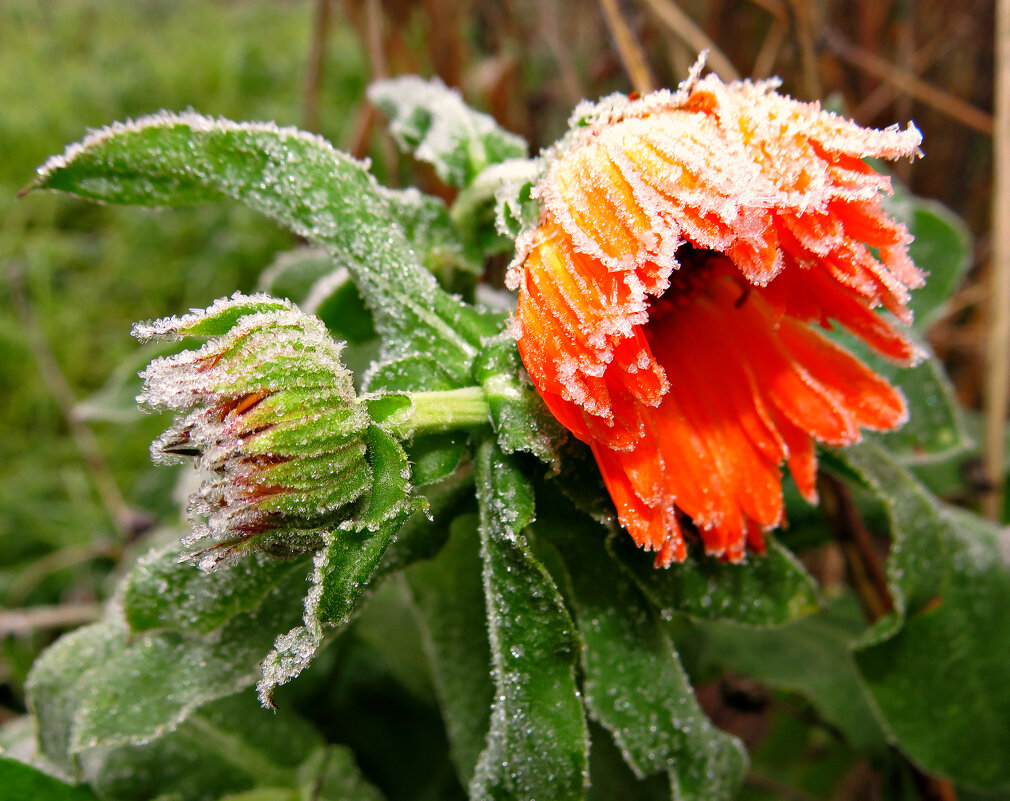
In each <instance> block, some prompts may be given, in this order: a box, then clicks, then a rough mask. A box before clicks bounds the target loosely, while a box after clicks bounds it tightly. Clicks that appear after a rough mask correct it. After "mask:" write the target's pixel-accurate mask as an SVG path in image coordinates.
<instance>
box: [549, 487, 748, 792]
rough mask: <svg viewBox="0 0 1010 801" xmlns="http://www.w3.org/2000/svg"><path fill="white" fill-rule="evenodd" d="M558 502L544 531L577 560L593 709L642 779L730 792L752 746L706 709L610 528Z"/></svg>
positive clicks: (574, 570) (576, 595) (567, 557)
mask: <svg viewBox="0 0 1010 801" xmlns="http://www.w3.org/2000/svg"><path fill="white" fill-rule="evenodd" d="M552 511H553V512H555V513H554V514H551V515H550V516H549V517H548V518H547V519H546V520H545V521H543V522H542V523H537V525H536V527H535V530H537V531H543V532H544V534H545V535H546V536H547V537H548V538H549V539H550V540H551V541H552V542H554V544H555V545H556V546H557V548H558V551H559V552H560V554H561V559H562V560H563V562H564V564H565V566H566V568H567V574H568V583H569V585H570V587H571V593H570V595H569V599H570V602H571V604H572V607H573V609H574V613H575V617H576V620H577V621H578V624H579V632H580V635H581V637H582V641H583V643H584V647H583V649H582V666H583V675H584V681H583V691H584V693H585V699H586V706H587V708H588V710H589V713H590V714H591V715H592V716H593V718H594V719H595V720H596V721H598V722H599V723H600V724H601V725H602V726H603V727H604V728H606V729H607V731H609V732H610V733H611V734H612V735H613V737H614V739H615V740H616V742H617V744H618V746H619V747H620V749H621V751H622V753H623V754H624V758H625V759H626V760H627V762H628V765H629V766H630V767H631V768H632V770H634V772H635V774H636V775H637V776H638V777H639V778H644V777H646V776H650V775H652V774H655V773H663V772H667V773H669V775H670V782H671V785H672V786H673V787H674V788H675V789H674V798H676V799H682V800H683V801H687V800H688V799H694V801H708V800H709V799H711V801H717V799H724V800H725V801H729V799H732V798H733V797H734V795H735V793H736V790H737V789H738V788H739V786H740V782H741V781H742V779H743V776H744V773H745V772H746V770H747V755H746V752H745V751H744V748H743V745H742V744H741V743H740V742H739V741H738V740H737V739H736V738H735V737H732V736H730V735H728V734H726V733H725V732H722V731H720V730H719V729H717V728H716V727H715V726H714V725H713V724H712V722H711V721H710V720H709V719H708V718H707V717H706V715H705V713H704V712H703V711H702V709H701V707H700V706H699V705H698V701H697V700H696V699H695V697H694V693H693V692H692V690H691V685H690V682H689V681H688V678H687V675H686V674H685V673H684V670H683V668H682V667H681V665H680V660H679V658H678V656H677V652H676V650H675V649H674V645H673V643H672V642H671V640H670V637H669V634H668V633H667V631H666V629H665V628H664V626H663V625H662V622H661V621H660V619H659V617H658V615H657V614H656V612H655V611H653V610H652V609H650V605H649V603H648V602H647V601H646V599H645V597H643V595H642V593H641V591H640V590H639V589H638V588H637V587H636V586H635V584H634V583H633V582H632V581H631V579H630V577H628V576H626V575H624V574H623V573H622V571H621V570H620V569H619V568H618V567H617V566H616V565H615V564H614V563H613V561H612V560H611V559H610V558H608V554H607V549H606V547H605V545H604V539H603V537H602V536H600V533H601V532H598V531H595V530H593V529H595V528H596V527H595V526H593V525H592V524H591V523H590V522H589V521H585V523H584V524H582V525H580V524H579V523H580V522H581V521H580V518H579V517H578V516H576V515H574V514H568V515H566V516H563V515H564V507H561V508H558V507H554V508H553V510H552ZM587 528H588V529H590V530H589V531H587V530H586V529H587Z"/></svg>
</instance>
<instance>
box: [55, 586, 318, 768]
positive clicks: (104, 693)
mask: <svg viewBox="0 0 1010 801" xmlns="http://www.w3.org/2000/svg"><path fill="white" fill-rule="evenodd" d="M304 593H305V581H304V578H303V576H302V575H301V574H299V573H295V574H292V575H290V576H289V577H288V578H287V579H286V580H284V581H282V582H281V583H280V584H278V585H277V586H276V587H275V588H274V589H273V590H271V592H270V593H269V594H268V595H267V596H266V597H265V598H264V599H263V601H262V603H261V604H260V605H259V607H258V608H257V609H256V610H254V611H252V612H243V613H241V614H238V615H235V616H234V617H232V618H231V619H230V620H229V621H228V622H227V623H225V624H224V625H223V626H221V627H220V628H218V629H217V630H215V631H214V632H212V633H210V634H208V635H201V634H199V633H196V632H193V633H182V632H177V631H171V630H166V631H158V632H145V633H141V634H138V635H135V636H133V637H130V638H129V641H128V644H127V646H126V647H125V648H124V649H123V650H122V651H121V652H119V653H116V654H114V655H113V656H112V657H111V658H107V659H105V660H104V661H103V662H101V663H99V664H97V665H96V666H95V667H94V668H93V669H91V670H88V671H87V672H86V673H85V674H84V675H83V676H81V678H80V680H79V681H80V682H81V685H80V686H81V695H80V703H79V704H78V705H77V708H76V710H75V711H74V714H73V725H72V737H71V742H70V751H71V752H80V751H83V750H86V749H89V748H95V747H99V746H107V745H116V744H127V743H143V742H146V741H148V740H150V739H152V738H154V737H159V736H161V735H163V734H165V733H167V732H169V731H172V730H173V729H175V728H176V727H177V726H178V725H179V724H180V723H181V722H182V721H183V720H185V719H186V718H187V717H188V716H189V714H190V713H191V712H192V711H193V710H194V709H197V708H199V707H201V706H203V705H204V704H206V703H208V702H209V701H213V700H215V699H217V698H221V697H223V696H226V695H231V694H232V693H234V692H237V691H238V690H241V689H243V688H245V687H248V686H249V685H251V684H253V683H254V682H255V681H256V679H257V677H258V676H259V663H260V661H261V660H262V659H263V657H264V655H265V654H266V653H267V652H268V651H269V650H270V646H271V644H272V643H273V640H274V638H275V637H276V636H277V633H278V632H280V631H284V630H285V629H287V628H290V627H291V626H292V625H293V624H294V622H295V621H296V620H297V619H298V607H299V601H300V600H301V598H302V596H303V595H304ZM122 636H123V637H124V638H125V637H127V634H126V632H125V631H124V632H123V635H122ZM64 670H66V671H67V672H68V673H70V674H71V675H73V672H74V671H75V670H76V667H75V666H67V665H65V666H64Z"/></svg>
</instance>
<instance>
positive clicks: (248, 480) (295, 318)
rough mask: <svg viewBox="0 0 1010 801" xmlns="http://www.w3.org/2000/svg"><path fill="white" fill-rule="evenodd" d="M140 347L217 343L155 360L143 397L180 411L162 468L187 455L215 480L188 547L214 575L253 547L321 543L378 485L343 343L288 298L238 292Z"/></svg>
mask: <svg viewBox="0 0 1010 801" xmlns="http://www.w3.org/2000/svg"><path fill="white" fill-rule="evenodd" d="M134 333H135V335H136V336H138V337H140V338H142V339H150V338H154V337H159V338H165V337H176V338H178V337H182V336H199V335H210V336H211V337H212V338H211V339H210V340H209V341H208V342H207V343H206V344H205V345H204V346H203V347H201V348H199V349H197V350H187V351H183V352H182V353H179V354H177V355H175V356H169V357H166V358H161V359H157V360H155V361H154V362H152V363H151V365H150V366H149V367H148V368H147V369H146V370H145V371H144V372H143V374H142V375H143V377H144V379H145V384H144V391H143V393H142V394H141V395H140V396H139V398H138V401H139V402H140V403H142V404H144V405H146V406H149V407H152V408H164V409H170V410H172V411H175V412H178V413H179V416H178V417H177V418H176V421H175V423H174V424H173V425H172V427H171V428H169V429H168V431H166V432H165V433H164V434H162V435H161V437H160V438H158V439H157V440H156V441H155V442H154V443H153V445H152V446H151V452H152V454H153V455H154V458H155V461H159V462H177V461H183V460H185V459H186V458H187V457H189V458H193V459H195V461H196V466H197V467H198V468H199V469H201V470H203V471H205V472H206V473H207V474H208V475H209V476H210V478H208V479H207V480H206V481H204V483H203V484H202V486H201V487H200V489H199V490H198V491H197V492H196V493H195V494H194V495H192V496H191V497H190V499H189V514H190V518H191V522H192V525H193V532H192V534H190V535H189V536H188V537H187V538H185V539H184V540H183V543H184V544H185V545H195V546H198V550H197V551H196V552H195V554H194V555H193V556H194V558H195V559H196V560H197V561H198V562H199V564H200V566H201V567H204V568H207V569H210V568H212V567H214V566H215V565H216V564H217V563H218V562H220V561H221V560H222V559H226V558H229V557H234V556H236V555H238V554H241V553H244V552H247V551H249V550H253V549H256V550H268V551H271V552H277V553H282V554H284V553H293V552H298V551H302V550H310V549H313V548H315V547H318V544H319V542H318V540H319V533H320V530H321V529H323V528H329V529H332V528H337V527H338V526H340V525H341V524H342V523H344V522H345V521H346V520H347V519H348V518H349V517H350V515H351V514H352V513H353V512H354V511H355V507H354V502H355V501H357V500H358V499H359V498H361V497H363V496H365V495H366V494H367V493H368V491H369V490H370V489H371V486H372V469H371V467H370V466H369V462H368V459H367V453H366V445H365V440H364V435H365V431H366V429H367V428H368V426H369V424H370V422H371V420H370V418H369V416H368V414H367V412H366V411H365V410H364V408H363V407H362V406H361V405H359V404H358V403H357V402H356V400H357V399H356V397H355V392H354V386H353V384H352V382H351V375H350V373H349V372H348V371H347V369H346V368H345V367H344V366H343V364H341V362H340V350H341V347H342V345H340V344H339V343H337V342H335V341H334V340H333V339H332V338H331V337H330V336H329V334H328V333H327V331H326V327H325V326H324V325H323V323H322V321H320V320H319V319H317V318H315V317H311V316H309V315H307V314H304V313H302V312H301V311H299V310H298V309H297V308H295V307H294V306H293V305H292V304H291V303H290V302H288V301H283V300H277V299H275V298H270V297H268V296H266V295H257V296H252V297H246V296H243V295H240V294H238V293H236V294H235V295H234V296H232V297H231V298H229V299H225V300H220V301H217V302H216V303H215V304H214V305H213V306H211V307H210V308H208V309H205V310H202V311H194V312H193V313H192V314H188V315H186V316H184V317H181V318H179V317H172V318H167V319H164V320H159V321H157V322H156V323H154V324H152V325H138V326H136V328H135V329H134Z"/></svg>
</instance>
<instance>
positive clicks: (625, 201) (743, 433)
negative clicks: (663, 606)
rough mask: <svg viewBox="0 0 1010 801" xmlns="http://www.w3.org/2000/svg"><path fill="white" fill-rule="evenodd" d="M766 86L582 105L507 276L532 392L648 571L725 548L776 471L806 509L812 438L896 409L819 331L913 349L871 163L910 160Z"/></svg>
mask: <svg viewBox="0 0 1010 801" xmlns="http://www.w3.org/2000/svg"><path fill="white" fill-rule="evenodd" d="M920 142H921V136H920V134H919V132H918V130H916V128H915V127H914V126H913V125H909V126H908V128H907V129H905V130H900V129H898V128H897V127H893V128H888V129H886V130H869V129H865V128H861V127H859V126H858V125H856V124H855V123H853V122H851V121H848V120H846V119H843V118H841V117H839V116H836V115H834V114H830V113H828V112H826V111H824V110H822V109H821V108H820V106H819V105H818V104H816V103H801V102H798V101H796V100H793V99H792V98H789V97H786V96H783V95H780V94H778V93H777V92H776V91H775V84H774V83H771V82H764V83H751V82H739V83H732V84H724V83H722V82H721V81H720V80H719V79H718V78H716V77H715V76H711V75H710V76H708V77H706V78H704V79H701V80H699V79H698V74H697V70H696V71H695V73H693V74H692V76H691V77H690V78H689V79H688V81H686V82H685V83H684V84H682V86H681V87H680V89H679V90H678V91H677V92H675V93H673V92H669V91H665V90H664V91H661V92H656V93H653V94H650V95H647V96H645V97H643V98H641V99H637V100H629V99H626V98H616V97H615V98H610V99H607V100H605V101H603V102H601V103H600V104H599V105H597V106H595V107H588V106H587V107H580V108H579V109H577V110H576V113H575V115H574V116H573V128H572V131H571V133H570V134H569V135H568V136H567V137H566V138H565V139H564V140H562V142H561V143H560V144H559V145H558V146H557V147H556V148H555V149H554V150H553V151H552V152H550V153H548V154H547V167H546V171H545V173H544V175H543V177H542V179H541V181H540V182H539V184H538V185H537V186H536V187H535V188H534V191H533V195H534V197H536V198H537V199H538V201H539V203H540V209H541V214H540V219H539V223H538V224H537V225H536V227H535V228H533V229H531V230H529V231H527V232H525V233H524V234H522V235H521V236H520V238H519V240H518V241H517V255H516V258H515V260H514V261H513V263H512V266H511V267H510V270H509V275H508V282H509V286H510V287H511V288H512V289H517V290H518V305H517V309H516V313H515V318H514V321H513V329H514V333H515V335H516V338H517V340H518V345H519V352H520V354H521V356H522V360H523V363H524V364H525V366H526V368H527V370H528V372H529V374H530V376H531V378H532V379H533V382H534V384H535V385H536V386H537V388H538V390H539V391H540V394H541V396H542V397H543V399H544V401H545V402H546V404H547V406H548V407H549V408H550V409H551V411H552V412H553V414H554V415H555V417H557V418H558V420H559V421H561V422H562V423H563V424H564V425H565V426H566V427H567V428H568V429H569V430H570V431H571V432H572V433H573V434H574V435H575V436H576V437H578V438H579V439H580V440H582V441H583V442H586V443H588V444H589V445H590V447H591V448H592V451H593V454H594V455H595V457H596V461H597V463H598V465H599V468H600V471H601V473H602V475H603V478H604V481H605V483H606V485H607V488H608V490H609V492H610V495H611V497H612V499H613V501H614V503H615V505H616V507H617V511H618V516H619V519H620V521H621V523H622V525H623V526H624V527H625V528H626V529H627V530H628V531H629V533H630V534H631V536H632V537H633V538H634V540H635V542H637V543H638V544H639V545H640V546H641V547H643V548H646V549H649V550H654V551H656V563H657V565H669V564H670V563H671V562H673V561H681V560H683V559H684V558H685V556H686V546H685V540H684V536H683V529H682V527H683V524H684V522H685V520H689V521H690V523H691V524H692V525H693V526H694V527H695V528H696V529H697V530H698V532H699V533H700V536H701V539H702V540H703V542H704V544H705V548H706V550H707V552H708V553H710V554H713V555H718V556H722V557H723V558H726V559H729V560H732V561H740V560H742V559H743V558H744V556H745V553H746V549H747V547H748V546H749V547H750V548H751V549H752V550H755V551H761V550H763V547H764V533H765V532H766V531H768V530H770V529H772V528H775V527H777V526H779V525H781V524H782V523H783V522H784V518H783V500H782V488H781V470H782V465H783V464H785V465H787V466H788V469H789V471H790V472H791V474H792V476H793V478H794V480H795V482H796V484H797V486H798V488H799V490H800V492H801V493H802V494H803V495H804V497H806V498H807V499H808V500H810V501H811V502H816V485H815V480H816V469H817V464H816V457H815V451H814V444H815V443H816V442H820V443H827V444H831V445H845V444H850V443H853V442H855V441H856V440H858V439H859V437H860V430H861V429H864V428H866V429H877V430H885V429H890V428H893V427H896V426H898V425H901V424H902V423H903V422H904V420H905V419H906V416H907V414H906V409H905V403H904V399H903V397H902V395H901V393H900V392H899V391H897V390H896V389H895V388H893V387H892V386H890V385H889V384H888V383H887V382H886V381H885V380H884V379H882V378H881V377H880V376H878V375H877V374H875V373H874V372H873V371H871V370H870V369H869V368H868V367H866V366H865V365H864V364H863V363H862V362H861V361H859V360H858V359H856V358H855V357H853V356H852V355H850V354H849V353H848V352H846V351H845V350H843V349H842V348H840V347H838V346H837V345H835V344H833V343H831V342H830V341H829V340H828V339H827V338H826V337H825V336H824V335H823V334H822V333H820V332H819V331H818V330H817V329H818V328H825V329H830V328H831V326H832V324H833V323H837V324H840V325H841V326H843V327H844V328H846V329H848V331H849V332H851V333H852V334H854V335H855V336H856V337H859V338H860V339H862V340H863V341H864V342H865V343H866V344H868V345H869V346H870V347H872V348H873V349H874V350H875V351H877V352H878V353H880V354H882V355H884V356H886V357H888V358H889V359H891V360H894V361H897V362H900V363H904V364H909V363H912V362H913V361H914V360H915V358H916V356H917V353H916V348H915V346H914V345H913V343H912V342H911V341H910V340H909V339H908V338H906V337H905V336H904V335H903V334H902V333H901V331H900V330H898V329H896V328H895V326H894V324H893V321H891V320H889V319H887V318H886V317H884V316H881V314H879V313H878V312H877V311H875V310H874V309H875V308H876V307H883V308H884V309H886V311H887V312H889V313H890V314H891V315H893V317H894V318H897V320H898V321H900V322H902V323H906V324H907V323H908V322H910V319H911V312H910V311H909V309H908V305H907V304H908V300H909V294H908V290H909V289H910V288H915V287H918V286H920V285H921V284H922V283H923V276H922V273H920V272H919V270H918V269H916V267H915V265H914V264H913V263H912V262H911V260H910V259H909V257H908V253H907V246H908V243H909V240H910V236H909V234H908V231H907V230H906V228H905V226H904V225H902V224H900V223H898V222H896V221H895V220H893V219H892V218H891V217H889V216H888V215H887V213H886V212H885V211H884V210H883V209H882V207H881V197H882V195H883V194H885V193H889V192H890V180H889V178H887V177H885V176H881V175H879V174H877V173H875V172H874V171H873V170H872V169H871V168H870V167H869V166H868V165H867V164H866V163H865V162H864V161H863V159H864V158H867V157H878V158H888V159H894V158H898V157H914V156H915V155H917V154H918V152H919V151H918V148H919V144H920Z"/></svg>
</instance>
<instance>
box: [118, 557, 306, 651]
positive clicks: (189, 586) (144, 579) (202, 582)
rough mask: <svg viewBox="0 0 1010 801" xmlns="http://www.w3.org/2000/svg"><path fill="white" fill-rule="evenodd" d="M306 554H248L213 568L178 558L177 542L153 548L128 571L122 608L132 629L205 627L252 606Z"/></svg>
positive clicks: (206, 629)
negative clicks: (296, 556)
mask: <svg viewBox="0 0 1010 801" xmlns="http://www.w3.org/2000/svg"><path fill="white" fill-rule="evenodd" d="M300 568H301V569H304V560H295V559H278V558H276V557H272V556H268V555H266V554H259V553H257V554H250V555H249V556H248V557H247V558H245V559H242V560H241V561H239V562H233V563H231V564H226V565H222V566H221V567H220V568H218V569H217V570H215V571H214V572H212V573H207V572H205V571H202V570H198V569H197V568H196V567H194V566H193V565H191V564H189V563H186V562H182V563H180V561H179V547H178V545H177V544H172V545H167V546H164V547H162V548H155V549H153V550H151V551H149V552H148V553H146V554H145V555H144V556H142V557H141V558H140V559H138V560H137V563H136V565H135V566H134V567H133V569H132V570H131V571H130V573H129V574H128V575H127V577H126V579H125V582H124V585H123V589H122V596H123V613H124V615H125V616H126V620H127V622H128V623H129V624H130V628H131V629H132V630H133V631H135V632H141V631H147V630H148V629H158V628H169V629H175V630H176V631H189V630H192V631H198V632H201V633H207V632H209V631H212V630H213V629H216V628H217V627H218V626H220V625H222V624H224V623H226V622H227V621H228V620H230V619H231V618H233V617H234V616H235V615H237V614H239V613H241V612H247V611H249V610H252V609H255V608H256V607H257V606H258V605H259V604H260V602H261V601H262V600H263V598H264V597H266V595H267V594H268V593H269V592H270V590H272V589H273V588H274V586H276V585H277V583H278V582H280V581H281V580H283V578H284V577H285V576H287V575H288V574H289V573H291V571H293V570H296V569H300Z"/></svg>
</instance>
